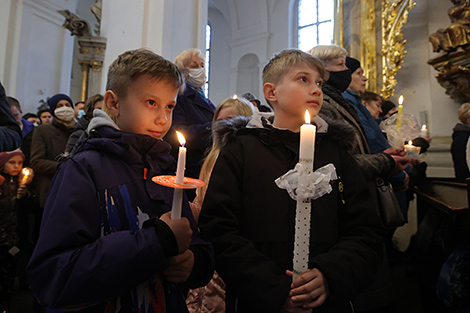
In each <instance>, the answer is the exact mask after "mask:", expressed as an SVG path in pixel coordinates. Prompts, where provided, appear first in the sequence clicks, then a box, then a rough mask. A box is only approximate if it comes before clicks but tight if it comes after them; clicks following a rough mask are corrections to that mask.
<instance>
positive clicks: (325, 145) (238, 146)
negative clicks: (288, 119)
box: [199, 117, 382, 312]
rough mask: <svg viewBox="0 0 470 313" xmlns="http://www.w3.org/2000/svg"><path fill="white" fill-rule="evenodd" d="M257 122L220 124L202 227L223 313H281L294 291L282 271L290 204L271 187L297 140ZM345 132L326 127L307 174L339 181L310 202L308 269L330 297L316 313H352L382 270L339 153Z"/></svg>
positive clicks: (364, 196)
mask: <svg viewBox="0 0 470 313" xmlns="http://www.w3.org/2000/svg"><path fill="white" fill-rule="evenodd" d="M264 123H265V124H264V125H265V128H245V127H243V126H244V124H246V118H241V117H239V118H234V119H231V120H227V121H223V122H222V123H217V125H225V126H224V128H223V129H222V131H223V132H225V133H226V135H225V136H219V135H217V138H221V137H222V138H223V142H227V144H226V145H225V146H224V147H223V148H222V150H221V152H220V155H219V158H218V160H217V162H216V164H215V167H214V169H213V172H212V175H211V179H210V182H209V186H208V190H207V193H206V196H205V199H204V203H203V207H202V211H201V215H200V218H199V227H200V229H201V233H202V235H203V237H204V238H206V239H208V240H210V241H212V243H213V245H214V249H215V251H216V270H217V272H218V273H219V274H220V275H221V277H222V279H223V280H224V281H225V282H226V285H227V304H226V306H227V312H234V311H235V306H237V310H238V312H279V311H280V309H281V306H282V304H283V303H284V301H285V300H286V298H287V296H288V294H289V290H290V284H291V283H292V279H291V278H289V277H288V276H287V275H286V274H285V270H287V269H290V270H292V252H293V245H294V224H295V210H296V201H294V200H293V199H292V198H291V197H290V196H289V194H288V192H287V191H285V190H281V189H280V188H279V187H277V185H276V184H275V182H274V181H275V179H277V178H278V177H280V176H282V175H283V174H285V173H286V172H288V171H289V170H291V169H293V168H294V166H295V164H296V163H297V162H298V161H299V159H298V151H299V141H300V136H299V133H293V132H291V131H288V130H279V129H275V128H272V127H271V126H268V125H267V124H266V121H265V120H264ZM214 131H219V130H218V129H215V130H214ZM344 131H346V132H344ZM349 133H351V131H350V130H349V129H347V126H346V128H345V127H343V128H342V129H341V130H339V131H338V129H336V127H331V125H330V129H329V130H328V133H327V134H325V133H321V132H320V129H319V131H318V132H317V137H316V143H315V152H316V153H315V162H314V163H315V164H314V168H315V169H317V168H319V167H322V166H324V165H326V164H329V163H333V164H334V166H335V167H336V172H337V174H338V176H339V177H340V179H338V180H336V181H332V182H331V184H332V188H333V191H332V192H331V193H330V194H328V195H325V196H323V197H321V198H319V199H317V200H314V201H312V213H311V230H310V235H311V236H310V259H309V268H318V269H319V270H320V271H321V272H322V273H323V274H324V276H325V277H326V280H327V281H328V285H329V288H330V296H329V297H328V299H327V301H326V302H325V303H324V305H323V306H322V307H321V308H320V309H319V310H318V312H351V306H350V303H349V300H351V299H352V298H353V297H354V295H356V294H357V293H358V292H360V291H361V290H362V289H363V288H364V287H365V286H367V284H369V283H370V282H371V281H372V280H373V278H374V274H375V271H376V269H377V267H378V265H379V263H380V261H381V242H382V227H381V223H380V220H379V217H378V215H377V214H376V211H375V208H373V204H372V202H371V201H370V194H369V192H368V189H367V187H366V184H365V180H364V178H363V176H362V174H361V172H360V170H359V168H358V166H357V164H356V162H355V161H354V159H353V158H352V157H351V156H350V155H349V154H348V153H347V152H346V149H345V148H344V147H343V145H346V144H347V143H349V142H351V140H350V139H351V138H348V139H346V137H347V134H349ZM339 138H344V140H341V139H339ZM339 141H340V142H339ZM259 160H263V162H260V161H259ZM343 185H344V190H343V188H342V186H343ZM342 199H344V200H345V204H343V203H342Z"/></svg>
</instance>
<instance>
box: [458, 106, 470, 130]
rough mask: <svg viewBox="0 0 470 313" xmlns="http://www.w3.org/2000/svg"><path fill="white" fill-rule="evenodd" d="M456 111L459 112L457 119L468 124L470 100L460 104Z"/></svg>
mask: <svg viewBox="0 0 470 313" xmlns="http://www.w3.org/2000/svg"><path fill="white" fill-rule="evenodd" d="M457 112H458V114H459V120H460V121H461V122H462V123H464V124H467V125H468V119H469V118H470V102H465V103H464V104H462V105H461V106H460V108H459V110H458V111H457Z"/></svg>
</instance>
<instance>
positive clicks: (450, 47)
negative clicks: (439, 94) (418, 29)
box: [428, 0, 470, 103]
mask: <svg viewBox="0 0 470 313" xmlns="http://www.w3.org/2000/svg"><path fill="white" fill-rule="evenodd" d="M451 1H452V3H453V4H454V6H453V7H452V8H450V9H449V11H448V15H449V17H450V20H451V25H450V26H449V27H447V28H445V29H438V30H437V31H436V32H435V33H433V34H431V35H430V36H429V41H430V42H431V44H432V47H433V51H434V52H441V55H440V56H438V57H436V58H433V59H431V60H429V61H428V64H430V65H432V66H433V67H434V68H435V69H436V70H437V71H438V73H437V75H436V79H437V81H438V83H439V84H440V85H441V86H442V87H444V88H445V89H446V94H448V95H450V97H451V98H452V99H454V100H456V101H457V102H460V103H463V102H468V101H470V3H469V0H451Z"/></svg>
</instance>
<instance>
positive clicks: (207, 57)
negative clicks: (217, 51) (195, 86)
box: [204, 24, 211, 99]
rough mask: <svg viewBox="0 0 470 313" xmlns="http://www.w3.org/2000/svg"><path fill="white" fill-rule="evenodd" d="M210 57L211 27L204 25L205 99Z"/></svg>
mask: <svg viewBox="0 0 470 313" xmlns="http://www.w3.org/2000/svg"><path fill="white" fill-rule="evenodd" d="M210 56H211V26H210V25H209V24H207V25H206V64H205V71H206V78H207V81H206V83H205V84H204V94H205V95H206V98H208V99H209V65H210V60H211V59H210Z"/></svg>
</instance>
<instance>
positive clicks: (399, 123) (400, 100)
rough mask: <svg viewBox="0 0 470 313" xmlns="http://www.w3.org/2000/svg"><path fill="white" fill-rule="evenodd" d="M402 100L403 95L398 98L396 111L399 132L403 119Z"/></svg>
mask: <svg viewBox="0 0 470 313" xmlns="http://www.w3.org/2000/svg"><path fill="white" fill-rule="evenodd" d="M403 101H404V97H403V95H401V96H400V98H398V112H397V131H398V132H400V129H401V123H402V119H403V115H402V114H403Z"/></svg>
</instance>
